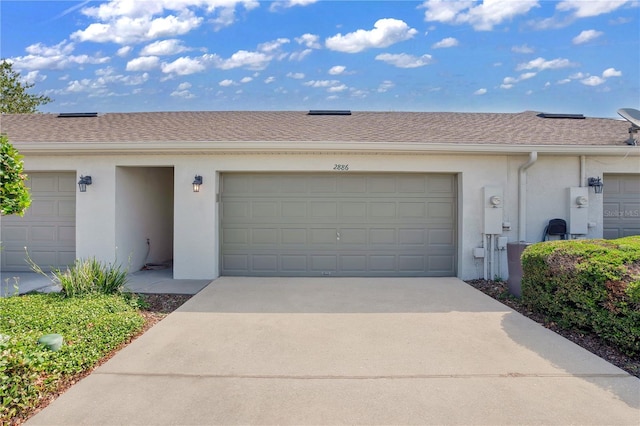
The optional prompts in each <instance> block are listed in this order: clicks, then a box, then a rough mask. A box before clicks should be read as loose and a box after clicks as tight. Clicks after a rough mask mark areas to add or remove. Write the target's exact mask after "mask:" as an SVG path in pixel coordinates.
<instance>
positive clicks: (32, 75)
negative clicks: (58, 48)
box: [20, 70, 47, 84]
mask: <svg viewBox="0 0 640 426" xmlns="http://www.w3.org/2000/svg"><path fill="white" fill-rule="evenodd" d="M46 79H47V76H46V75H42V74H40V71H37V70H36V71H29V72H28V73H27V74H26V75H23V76H21V78H20V80H22V82H23V83H26V84H35V83H39V82H41V81H45V80H46Z"/></svg>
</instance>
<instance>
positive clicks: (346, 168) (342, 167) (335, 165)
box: [333, 164, 349, 172]
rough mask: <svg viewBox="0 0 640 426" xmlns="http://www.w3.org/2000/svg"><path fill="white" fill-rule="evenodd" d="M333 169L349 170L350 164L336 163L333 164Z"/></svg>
mask: <svg viewBox="0 0 640 426" xmlns="http://www.w3.org/2000/svg"><path fill="white" fill-rule="evenodd" d="M333 170H340V171H343V172H346V171H347V170H349V165H348V164H334V165H333Z"/></svg>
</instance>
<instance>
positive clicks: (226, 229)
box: [221, 173, 457, 277]
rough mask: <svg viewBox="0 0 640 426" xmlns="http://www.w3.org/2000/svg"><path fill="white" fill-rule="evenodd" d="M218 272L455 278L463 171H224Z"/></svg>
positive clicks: (243, 274)
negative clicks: (458, 177)
mask: <svg viewBox="0 0 640 426" xmlns="http://www.w3.org/2000/svg"><path fill="white" fill-rule="evenodd" d="M221 191H222V192H221V202H222V206H221V273H222V275H241V276H245V275H246V276H398V277H400V276H455V274H456V215H457V213H456V212H457V208H456V204H457V202H456V200H457V197H456V178H455V176H454V175H441V174H371V175H364V174H351V173H345V174H283V175H272V174H250V175H249V174H225V175H223V176H222V186H221Z"/></svg>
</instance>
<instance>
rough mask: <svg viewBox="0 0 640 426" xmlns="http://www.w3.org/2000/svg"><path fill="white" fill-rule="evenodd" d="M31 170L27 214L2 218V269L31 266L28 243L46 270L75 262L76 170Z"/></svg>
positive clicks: (34, 259) (34, 255) (25, 269)
mask: <svg viewBox="0 0 640 426" xmlns="http://www.w3.org/2000/svg"><path fill="white" fill-rule="evenodd" d="M27 174H28V176H29V181H28V183H27V184H28V186H29V188H30V192H31V199H32V202H31V207H29V209H28V210H27V212H26V213H25V215H24V216H23V217H19V216H6V217H3V218H2V223H1V227H2V228H1V233H0V240H1V241H2V250H1V252H0V255H1V257H2V265H1V266H2V270H3V271H28V270H30V269H29V265H28V264H27V263H26V262H25V247H26V248H27V250H28V252H29V256H30V257H31V258H32V259H33V261H34V262H36V263H37V264H38V265H39V266H40V267H41V268H42V269H43V270H45V271H47V270H50V269H51V268H52V267H53V268H62V267H64V266H66V265H68V264H72V263H73V261H74V259H75V254H76V230H75V211H76V192H75V191H76V184H75V173H40V172H38V173H29V172H27Z"/></svg>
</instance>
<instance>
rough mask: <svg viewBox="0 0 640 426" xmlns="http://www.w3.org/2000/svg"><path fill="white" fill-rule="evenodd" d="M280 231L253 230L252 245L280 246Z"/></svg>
mask: <svg viewBox="0 0 640 426" xmlns="http://www.w3.org/2000/svg"><path fill="white" fill-rule="evenodd" d="M278 234H279V230H278V229H276V228H262V229H261V228H258V229H252V230H251V243H252V244H257V245H262V244H267V245H271V246H273V245H276V244H278Z"/></svg>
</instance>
